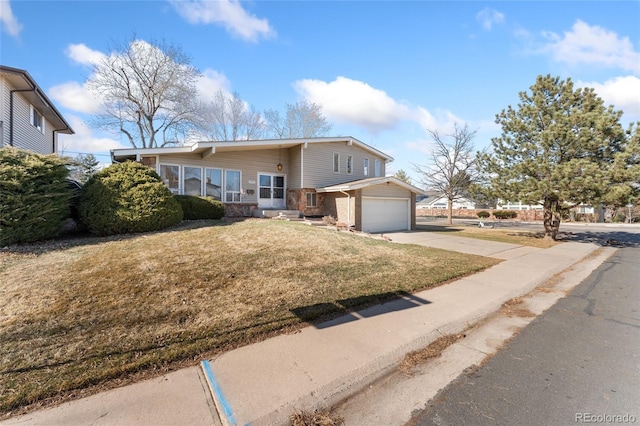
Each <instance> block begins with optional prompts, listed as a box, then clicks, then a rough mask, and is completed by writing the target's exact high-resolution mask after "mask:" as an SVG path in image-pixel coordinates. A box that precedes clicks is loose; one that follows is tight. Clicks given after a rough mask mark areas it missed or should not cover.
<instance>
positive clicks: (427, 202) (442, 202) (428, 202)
mask: <svg viewBox="0 0 640 426" xmlns="http://www.w3.org/2000/svg"><path fill="white" fill-rule="evenodd" d="M448 203H449V201H448V200H447V197H446V196H445V195H444V194H442V193H436V194H433V195H431V196H430V197H427V198H424V199H423V200H422V201H420V202H419V203H418V204H417V205H416V207H418V208H423V209H446V208H447V206H448ZM475 208H476V203H475V202H474V201H473V200H470V199H468V198H464V197H460V198H458V199H456V200H454V201H453V209H454V210H456V209H475Z"/></svg>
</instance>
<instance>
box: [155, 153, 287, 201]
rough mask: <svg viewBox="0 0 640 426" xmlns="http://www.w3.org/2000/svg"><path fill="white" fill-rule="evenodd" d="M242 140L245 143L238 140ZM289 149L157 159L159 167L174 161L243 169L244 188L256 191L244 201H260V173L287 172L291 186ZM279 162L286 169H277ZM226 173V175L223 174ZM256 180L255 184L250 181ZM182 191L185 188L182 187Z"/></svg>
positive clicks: (184, 164) (175, 163) (243, 196)
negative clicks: (286, 151) (286, 154)
mask: <svg viewBox="0 0 640 426" xmlns="http://www.w3.org/2000/svg"><path fill="white" fill-rule="evenodd" d="M238 143H242V142H238ZM284 151H285V150H282V153H281V152H279V150H278V149H277V148H276V149H271V150H256V151H236V152H221V153H217V154H213V155H211V156H210V157H208V158H205V159H202V158H201V157H200V155H199V154H198V155H195V154H171V155H160V156H159V158H158V162H157V167H158V168H157V170H158V171H159V165H160V164H171V165H179V166H194V167H203V168H204V167H209V168H216V169H223V170H239V171H241V172H242V176H241V178H242V183H241V190H242V191H243V192H246V190H248V189H252V190H253V191H254V193H253V195H248V194H246V193H245V194H243V195H242V199H241V202H242V203H257V202H258V196H257V194H258V173H270V174H274V175H285V186H286V187H288V185H289V176H288V175H287V173H288V171H289V164H288V157H287V158H285V157H286V156H285V154H284ZM278 161H280V162H281V163H282V166H283V168H282V171H280V172H279V171H278V170H277V168H276V167H277V165H278ZM182 173H183V170H182V167H181V168H180V180H181V183H180V184H181V185H182ZM223 176H224V174H223ZM250 182H253V183H250ZM181 191H182V188H181Z"/></svg>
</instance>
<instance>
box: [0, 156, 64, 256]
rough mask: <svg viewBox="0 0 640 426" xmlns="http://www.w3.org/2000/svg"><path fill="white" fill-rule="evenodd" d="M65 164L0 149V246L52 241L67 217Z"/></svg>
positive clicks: (51, 157) (48, 157) (52, 159)
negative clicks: (50, 239)
mask: <svg viewBox="0 0 640 426" xmlns="http://www.w3.org/2000/svg"><path fill="white" fill-rule="evenodd" d="M68 175H69V170H68V169H67V161H66V160H65V159H63V158H60V157H58V156H57V155H55V154H50V155H42V154H36V153H34V152H31V151H25V150H21V149H17V148H14V147H5V148H0V246H5V245H8V244H16V243H27V242H32V241H39V240H45V239H49V238H53V237H55V236H56V235H58V233H59V232H60V231H61V230H62V227H63V225H64V223H65V221H66V219H67V218H68V217H69V211H70V207H69V205H70V200H71V197H72V191H71V189H70V188H69V187H68V185H67V180H66V179H67V177H68Z"/></svg>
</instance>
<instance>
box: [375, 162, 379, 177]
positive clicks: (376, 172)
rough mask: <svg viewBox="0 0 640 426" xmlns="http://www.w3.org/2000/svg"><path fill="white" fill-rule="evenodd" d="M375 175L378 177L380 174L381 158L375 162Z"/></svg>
mask: <svg viewBox="0 0 640 426" xmlns="http://www.w3.org/2000/svg"><path fill="white" fill-rule="evenodd" d="M375 175H376V177H378V176H380V160H376V162H375Z"/></svg>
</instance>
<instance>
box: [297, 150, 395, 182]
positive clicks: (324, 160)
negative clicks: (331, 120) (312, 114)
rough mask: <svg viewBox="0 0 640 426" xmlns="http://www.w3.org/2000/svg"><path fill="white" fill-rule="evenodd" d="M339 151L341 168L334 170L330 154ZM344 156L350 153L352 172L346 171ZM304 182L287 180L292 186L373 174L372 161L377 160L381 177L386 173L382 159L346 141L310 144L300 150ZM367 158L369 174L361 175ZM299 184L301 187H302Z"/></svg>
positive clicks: (345, 158) (356, 178)
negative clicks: (351, 156)
mask: <svg viewBox="0 0 640 426" xmlns="http://www.w3.org/2000/svg"><path fill="white" fill-rule="evenodd" d="M334 153H335V154H340V171H339V173H335V172H334V171H333V154H334ZM347 155H353V173H351V174H349V173H347ZM302 156H303V161H302V163H303V164H302V167H303V168H304V172H303V173H304V182H296V181H292V182H290V187H291V188H293V189H300V188H301V187H304V188H323V187H325V186H331V185H337V184H340V183H346V182H351V181H355V180H360V179H364V178H367V177H373V176H374V172H375V167H374V164H375V160H376V159H377V160H380V176H384V175H385V162H384V158H382V157H378V156H376V155H374V154H373V153H371V152H369V151H366V150H364V149H362V148H360V147H358V146H356V145H355V144H353V145H349V144H348V143H347V142H331V143H310V144H308V145H307V148H303V152H302ZM365 158H369V175H368V176H365V175H364V159H365ZM301 185H302V186H301Z"/></svg>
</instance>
